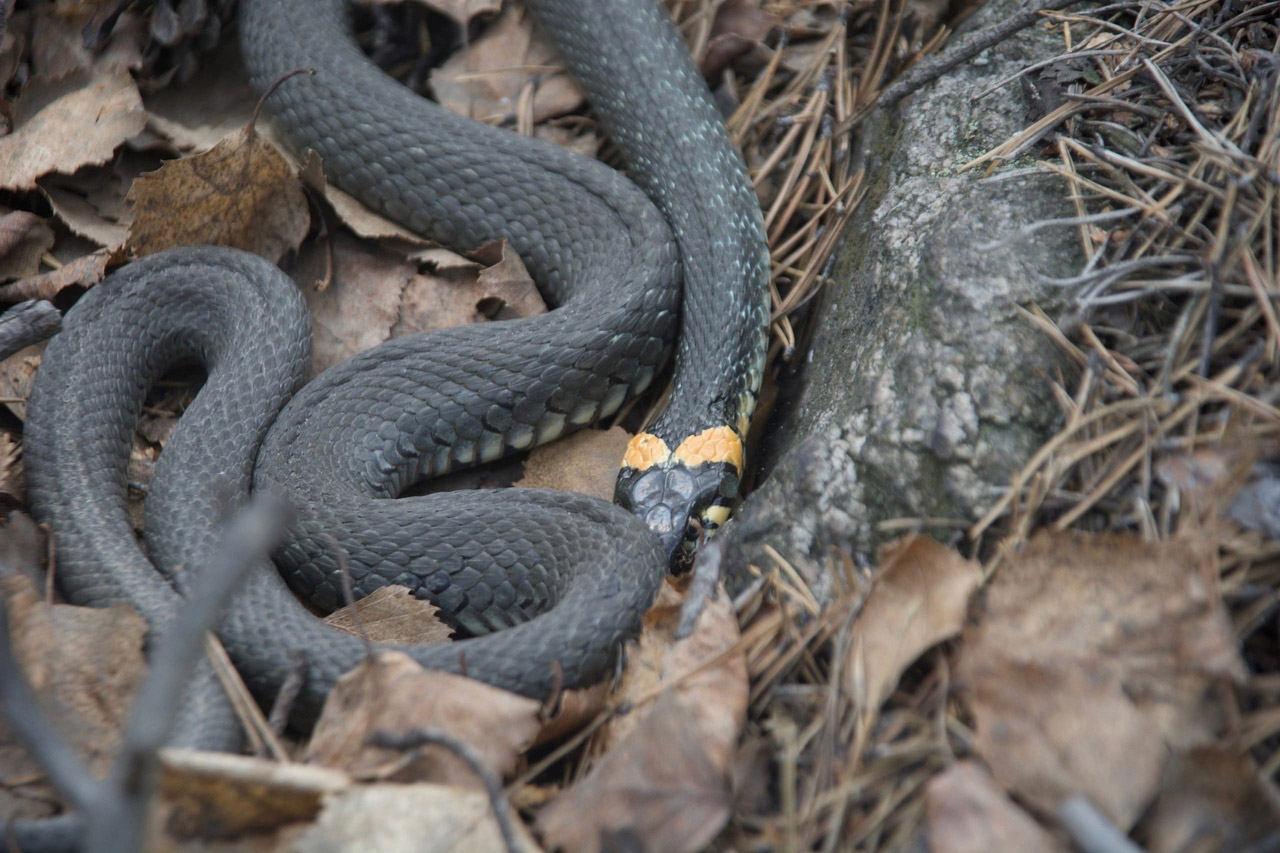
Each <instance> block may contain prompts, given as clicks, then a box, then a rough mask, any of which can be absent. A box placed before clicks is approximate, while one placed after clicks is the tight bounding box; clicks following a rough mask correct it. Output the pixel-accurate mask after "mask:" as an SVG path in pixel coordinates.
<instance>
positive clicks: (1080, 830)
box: [1058, 794, 1142, 853]
mask: <svg viewBox="0 0 1280 853" xmlns="http://www.w3.org/2000/svg"><path fill="white" fill-rule="evenodd" d="M1058 820H1059V821H1060V822H1061V823H1062V827H1063V829H1065V830H1066V831H1067V832H1068V833H1069V834H1070V835H1071V840H1072V841H1074V842H1075V843H1076V846H1077V847H1079V848H1080V849H1081V850H1083V851H1084V853H1142V848H1141V847H1139V846H1138V845H1136V844H1134V843H1133V842H1132V841H1130V840H1129V839H1128V838H1127V837H1126V836H1125V835H1124V833H1122V832H1121V831H1120V830H1118V829H1116V827H1115V825H1114V824H1113V823H1111V821H1109V820H1107V818H1106V816H1105V815H1103V814H1102V812H1100V811H1098V809H1097V808H1096V807H1095V806H1094V805H1093V803H1091V802H1089V800H1088V798H1086V797H1083V796H1080V795H1079V794H1077V795H1076V796H1074V797H1071V798H1070V799H1068V800H1065V801H1064V802H1063V803H1062V805H1061V806H1059V807H1058Z"/></svg>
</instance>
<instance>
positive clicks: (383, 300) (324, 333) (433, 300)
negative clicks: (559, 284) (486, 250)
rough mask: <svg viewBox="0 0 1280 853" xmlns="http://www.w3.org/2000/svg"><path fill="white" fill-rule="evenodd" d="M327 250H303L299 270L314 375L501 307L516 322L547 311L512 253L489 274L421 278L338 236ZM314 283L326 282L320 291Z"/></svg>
mask: <svg viewBox="0 0 1280 853" xmlns="http://www.w3.org/2000/svg"><path fill="white" fill-rule="evenodd" d="M328 246H331V247H332V255H330V254H329V252H328V251H326V249H327V246H326V245H325V244H324V243H316V244H313V245H310V246H308V247H306V249H304V251H303V253H302V256H301V257H300V258H299V260H298V266H297V269H296V270H295V272H294V280H295V281H297V282H298V284H299V286H300V287H301V288H302V292H303V295H304V297H305V298H306V300H307V307H308V309H309V310H310V312H311V318H312V327H313V343H312V363H313V365H314V368H315V370H316V371H317V372H319V371H321V370H324V369H326V368H328V367H331V366H333V365H334V364H337V363H339V362H341V361H344V360H346V359H348V358H350V357H351V356H353V355H355V354H356V353H358V352H362V351H364V350H366V349H368V348H369V347H372V346H376V345H377V344H380V343H382V342H383V341H385V340H388V339H389V338H393V337H401V336H403V335H409V334H414V333H416V332H423V331H428V330H430V329H440V328H448V327H451V326H460V325H465V324H467V323H475V322H481V321H484V320H486V319H489V318H488V316H487V315H486V314H485V313H484V312H483V311H481V310H480V307H478V306H496V305H498V304H499V303H500V304H501V306H503V307H506V308H509V309H511V311H510V313H511V314H518V315H519V316H527V315H526V314H523V313H521V312H526V311H528V312H533V313H537V312H539V311H542V310H545V306H544V305H543V303H542V300H541V297H540V296H539V295H538V292H537V288H536V287H534V285H533V281H532V279H530V278H529V276H528V273H525V272H524V271H523V265H521V266H519V268H518V269H516V268H514V267H513V266H512V262H511V260H510V258H511V256H513V255H514V253H513V252H511V251H510V250H509V249H507V250H505V251H504V252H503V253H502V254H501V255H500V258H501V260H500V261H499V262H498V263H497V264H495V267H496V268H497V270H496V272H494V273H492V274H490V275H488V276H486V275H485V272H486V270H484V269H483V268H481V267H480V266H479V265H477V264H472V263H468V264H465V265H460V266H457V267H454V268H451V269H449V270H446V271H443V272H440V273H431V272H420V271H419V269H418V265H417V264H416V263H413V262H411V261H409V260H406V259H405V257H404V256H403V255H402V254H400V253H398V252H394V251H391V250H389V249H386V248H382V247H380V246H377V245H374V244H372V243H369V242H367V241H362V240H358V239H356V238H354V237H351V236H349V235H347V234H344V233H341V232H339V233H337V234H335V235H334V236H333V238H332V240H331V241H330V243H329V244H328ZM491 256H492V254H491V253H490V255H486V257H491ZM517 262H518V259H517ZM317 281H327V282H329V284H328V286H326V287H324V288H323V289H322V290H318V289H317V288H316V286H315V284H316V282H317ZM494 300H496V302H495V301H494ZM494 313H499V312H498V311H497V310H496V309H495V310H494Z"/></svg>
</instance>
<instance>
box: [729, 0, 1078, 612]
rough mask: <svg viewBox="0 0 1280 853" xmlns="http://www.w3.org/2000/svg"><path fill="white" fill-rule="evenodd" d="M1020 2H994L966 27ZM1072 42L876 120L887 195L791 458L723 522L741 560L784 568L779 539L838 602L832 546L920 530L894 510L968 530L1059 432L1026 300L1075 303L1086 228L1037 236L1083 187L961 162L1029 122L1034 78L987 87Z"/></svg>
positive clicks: (940, 88) (989, 55) (1004, 53)
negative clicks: (1071, 188)
mask: <svg viewBox="0 0 1280 853" xmlns="http://www.w3.org/2000/svg"><path fill="white" fill-rule="evenodd" d="M1017 9H1018V3H1017V0H996V2H991V3H988V4H987V5H986V6H984V7H983V9H982V11H981V12H980V13H979V14H977V15H975V16H974V17H973V18H972V19H971V20H970V21H969V22H968V24H967V25H966V26H965V27H964V28H963V29H962V30H961V34H960V35H959V36H958V38H959V39H963V37H964V34H965V33H971V32H974V31H975V30H977V29H981V28H983V27H985V26H988V25H990V24H992V23H994V22H996V21H998V20H1000V19H1001V18H1002V17H1004V16H1006V15H1009V14H1012V13H1013V12H1014V11H1016V10H1017ZM1060 46H1061V42H1060V40H1059V39H1058V37H1057V36H1055V35H1053V34H1052V33H1049V32H1047V31H1045V30H1044V29H1043V28H1038V27H1032V28H1029V29H1026V30H1023V31H1022V32H1021V33H1019V34H1017V35H1015V36H1014V37H1013V38H1011V39H1009V40H1006V41H1005V42H1003V43H1001V44H999V45H996V46H995V47H993V48H991V49H989V50H987V51H985V52H984V53H983V54H981V55H980V56H979V57H977V58H976V59H975V60H971V61H970V62H968V63H965V64H963V65H961V66H960V67H958V68H956V69H954V70H953V71H951V72H949V73H948V74H946V75H944V76H943V78H942V79H941V80H939V81H937V82H935V83H933V84H931V85H929V86H927V87H925V88H924V89H923V90H921V91H919V92H917V93H915V94H914V95H912V96H911V97H909V98H907V99H906V100H904V101H903V102H901V103H900V104H899V106H898V107H897V108H896V109H895V110H893V111H891V112H889V113H888V114H880V115H877V116H875V117H873V118H872V119H870V120H869V121H868V122H867V123H865V124H864V125H863V127H862V129H861V130H862V133H863V140H862V142H863V145H864V147H865V149H866V150H865V157H866V164H867V168H868V173H869V177H870V178H871V191H870V192H869V193H868V196H867V199H866V201H864V203H863V206H862V209H861V211H859V212H858V213H857V214H855V218H854V219H853V220H851V221H850V223H849V225H848V228H847V231H846V233H845V235H844V236H843V244H842V248H841V250H840V254H839V256H838V262H837V264H836V274H835V276H834V278H835V284H834V286H831V287H829V288H828V289H827V290H826V291H825V293H824V294H823V299H824V303H825V304H823V305H821V306H820V307H819V308H818V309H817V310H818V314H819V317H818V320H817V322H818V327H817V330H816V333H815V336H814V341H813V346H812V351H811V352H810V353H809V354H808V362H809V363H808V365H807V367H805V368H804V388H803V390H802V392H801V393H800V394H799V395H798V399H797V401H796V403H795V406H794V408H793V409H792V411H791V413H790V415H789V417H788V419H787V422H786V423H785V424H784V425H783V427H782V430H781V432H782V435H783V436H784V437H783V438H782V439H781V444H782V448H781V450H782V455H781V458H780V459H779V461H778V463H777V464H776V466H775V467H774V469H773V471H772V472H771V473H770V475H769V476H768V478H767V480H766V481H765V482H764V484H763V485H762V486H761V487H760V488H758V489H757V490H756V491H755V492H754V493H753V494H752V495H751V496H750V498H748V500H747V501H746V502H745V504H744V506H743V508H742V510H741V512H740V513H739V514H738V518H737V519H736V520H735V521H734V522H733V523H731V526H730V529H729V530H727V531H726V532H725V536H726V545H727V549H726V553H727V556H728V560H727V565H729V566H730V567H731V571H734V570H740V569H742V568H743V567H745V566H746V565H747V564H754V565H756V566H758V567H760V568H762V569H765V570H768V569H769V568H771V567H772V566H773V565H774V557H773V556H772V555H771V554H770V553H769V551H768V549H767V548H766V546H770V547H771V548H772V549H774V550H776V552H777V554H778V555H780V556H781V557H782V558H783V559H785V560H787V561H789V562H790V563H791V564H792V565H793V566H795V567H796V569H797V570H799V571H800V573H801V574H802V575H803V576H804V577H805V578H806V580H807V582H808V583H810V584H811V585H812V586H813V587H814V591H815V592H816V593H817V594H818V595H819V597H820V598H822V597H823V596H825V595H827V594H828V592H829V587H830V584H831V582H832V578H831V576H830V572H829V570H828V569H829V567H828V565H827V564H828V563H829V562H830V561H831V559H832V556H831V555H832V549H833V548H834V549H839V550H841V551H842V552H843V553H845V554H847V553H848V552H849V551H853V552H854V553H855V554H857V553H861V554H863V555H867V554H871V553H873V549H874V548H876V547H877V546H878V545H879V544H880V543H882V542H883V541H885V540H887V539H891V538H894V537H896V536H897V535H900V533H902V532H905V531H902V530H900V529H895V528H893V527H892V526H890V528H889V529H886V528H884V527H882V526H881V525H882V524H883V522H885V521H887V520H890V519H895V518H915V517H928V518H931V519H945V520H948V522H949V523H946V524H940V525H938V526H936V527H931V528H926V530H927V532H931V533H933V534H934V535H936V536H939V537H940V538H943V539H948V538H950V539H952V540H954V539H955V538H956V537H958V536H959V535H961V533H962V531H963V528H964V527H965V526H967V525H968V524H969V523H971V522H973V521H975V520H976V519H977V518H979V517H980V516H981V515H982V513H983V512H984V511H985V510H986V508H988V507H989V506H990V505H991V503H992V502H993V501H994V500H995V498H996V497H998V495H999V494H1000V493H1001V491H1002V489H1004V488H1005V487H1007V486H1008V483H1009V479H1010V476H1011V475H1012V474H1013V473H1014V472H1015V471H1017V470H1018V469H1019V468H1020V467H1021V466H1022V465H1023V464H1024V462H1025V461H1026V460H1027V458H1028V457H1029V456H1030V454H1031V453H1033V452H1034V451H1035V450H1036V449H1037V448H1038V447H1039V446H1040V445H1041V443H1042V442H1043V441H1044V439H1045V438H1046V437H1047V436H1048V435H1050V434H1051V432H1052V429H1053V426H1054V424H1055V422H1056V420H1057V418H1058V409H1057V407H1056V406H1055V405H1054V403H1053V400H1052V397H1051V396H1050V392H1049V382H1048V379H1049V378H1050V377H1051V376H1053V375H1054V372H1055V370H1056V369H1057V367H1058V365H1059V356H1058V354H1057V352H1055V350H1054V347H1053V345H1052V343H1051V342H1050V341H1049V340H1048V338H1046V337H1045V336H1044V335H1043V334H1042V333H1040V332H1039V331H1037V330H1036V329H1035V328H1034V327H1033V326H1032V324H1031V323H1030V322H1029V321H1028V320H1027V319H1026V317H1025V315H1022V314H1020V313H1019V312H1018V309H1017V306H1019V305H1027V304H1030V303H1036V304H1038V305H1039V306H1040V307H1041V308H1043V309H1044V310H1045V311H1046V312H1047V313H1048V314H1049V315H1050V316H1054V315H1055V314H1057V313H1059V312H1061V311H1062V310H1063V309H1064V308H1065V307H1066V305H1067V298H1068V297H1069V294H1066V293H1064V292H1062V291H1061V289H1060V288H1055V287H1054V286H1052V285H1049V284H1046V283H1044V277H1046V276H1049V277H1066V276H1070V275H1074V274H1075V272H1076V271H1075V265H1076V264H1078V258H1079V244H1078V233H1077V230H1076V229H1075V228H1073V227H1063V226H1054V227H1051V228H1046V229H1042V230H1038V231H1036V232H1035V233H1033V234H1031V235H1029V236H1028V235H1025V234H1021V233H1020V231H1019V229H1021V228H1023V227H1024V226H1026V225H1028V224H1031V223H1034V222H1038V221H1042V220H1047V219H1055V218H1060V217H1069V216H1072V215H1073V214H1074V211H1073V209H1072V208H1071V206H1070V204H1069V202H1068V198H1067V192H1066V188H1065V186H1064V184H1063V182H1062V181H1061V179H1059V178H1056V177H1053V176H1050V175H1048V174H1047V173H1045V172H1042V171H1039V170H1036V169H1034V168H1033V166H1032V163H1033V159H1032V157H1022V158H1020V159H1018V160H1015V161H1012V162H1009V163H1005V164H1003V165H1001V166H1000V167H999V168H998V169H997V170H996V171H995V172H994V174H992V175H991V176H990V177H984V175H983V171H982V170H981V169H974V170H970V171H968V172H963V173H961V172H960V171H959V170H960V168H961V167H962V166H963V165H964V164H965V163H967V162H969V161H970V160H971V159H973V158H974V157H977V156H979V155H981V154H982V153H984V152H985V151H987V150H988V149H990V148H992V147H993V146H995V145H996V144H998V143H1000V142H1002V141H1004V140H1005V139H1007V138H1008V137H1010V136H1012V135H1013V134H1015V133H1017V132H1018V131H1019V130H1021V129H1022V128H1023V127H1024V126H1025V125H1026V124H1028V123H1029V122H1028V120H1027V109H1028V108H1027V105H1026V103H1025V102H1024V99H1023V95H1022V91H1021V87H1020V84H1019V83H1018V82H1017V81H1014V82H1012V83H1009V84H1006V86H1005V87H1004V88H1002V89H1000V90H999V91H997V92H993V93H992V94H990V95H988V96H986V97H984V98H982V99H981V100H978V101H976V102H974V101H973V98H974V96H976V95H977V94H978V93H979V92H981V91H983V90H984V89H986V88H988V87H990V86H991V85H992V84H993V83H995V82H996V81H998V80H1000V79H1002V78H1004V77H1007V76H1009V75H1011V74H1014V73H1015V72H1017V71H1018V70H1019V69H1021V68H1023V67H1025V66H1026V65H1028V64H1030V63H1032V62H1035V61H1038V60H1041V59H1044V58H1048V57H1051V56H1053V55H1055V54H1056V53H1057V52H1058V51H1059V49H1060ZM1035 150H1038V149H1035ZM1035 150H1033V155H1034V153H1035ZM840 559H841V560H843V559H844V558H843V557H841V558H840Z"/></svg>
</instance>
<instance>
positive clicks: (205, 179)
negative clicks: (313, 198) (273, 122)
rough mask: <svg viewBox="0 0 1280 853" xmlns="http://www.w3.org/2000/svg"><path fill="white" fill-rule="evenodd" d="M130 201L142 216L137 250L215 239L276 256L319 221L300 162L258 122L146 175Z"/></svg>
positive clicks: (132, 244) (133, 241)
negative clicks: (297, 169) (296, 168)
mask: <svg viewBox="0 0 1280 853" xmlns="http://www.w3.org/2000/svg"><path fill="white" fill-rule="evenodd" d="M128 200H129V202H130V203H131V204H132V205H133V210H134V218H133V224H132V225H131V226H130V228H129V237H128V240H127V242H126V246H127V248H128V250H129V252H130V253H131V254H132V255H133V256H135V257H141V256H143V255H150V254H153V253H155V252H160V251H163V250H164V249H171V248H174V247H176V246H195V245H202V244H213V245H218V246H231V247H234V248H237V249H244V250H245V251H248V252H253V253H254V254H257V255H261V256H262V257H264V258H266V259H267V260H269V261H271V262H273V263H274V262H276V261H278V260H279V259H280V258H281V257H282V256H283V255H284V253H285V252H289V251H293V250H294V249H296V248H297V247H298V245H299V244H300V243H301V242H302V238H303V237H305V236H306V235H307V230H308V228H310V225H311V214H310V212H309V211H308V208H307V199H306V196H305V195H304V194H303V192H302V187H301V185H300V184H299V183H298V179H297V177H295V176H294V174H293V168H292V167H291V166H290V165H289V161H288V160H286V159H285V158H284V156H283V155H282V154H281V153H280V152H279V151H278V150H277V149H276V147H275V146H274V145H272V144H271V143H270V142H268V141H266V140H265V139H263V138H261V137H260V136H259V135H258V133H257V132H256V131H255V130H254V126H253V123H252V121H251V122H250V123H249V124H246V125H245V126H244V127H242V128H240V130H238V131H236V132H235V133H232V134H230V135H228V136H227V137H225V138H224V139H223V140H222V141H221V142H219V143H218V144H217V145H215V146H213V147H212V148H210V149H209V150H208V151H205V152H202V153H200V154H195V155H192V156H190V157H183V158H180V159H178V160H171V161H169V162H167V163H165V164H164V165H163V166H161V167H160V168H159V169H158V170H157V171H155V172H150V173H148V174H145V175H141V176H140V177H139V178H138V179H137V180H136V181H134V182H133V187H132V188H131V189H130V190H129V196H128Z"/></svg>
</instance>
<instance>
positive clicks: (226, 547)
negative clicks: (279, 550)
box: [86, 495, 290, 853]
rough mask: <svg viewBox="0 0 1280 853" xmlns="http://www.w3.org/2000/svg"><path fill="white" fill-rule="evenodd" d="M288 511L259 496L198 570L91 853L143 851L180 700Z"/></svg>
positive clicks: (93, 825)
mask: <svg viewBox="0 0 1280 853" xmlns="http://www.w3.org/2000/svg"><path fill="white" fill-rule="evenodd" d="M289 514H290V508H289V506H288V504H286V503H284V502H283V501H282V500H280V499H279V498H277V497H272V496H267V495H259V496H257V497H255V498H254V499H253V500H252V501H251V502H250V503H249V505H248V506H246V507H244V508H243V509H241V510H239V511H238V512H236V514H235V515H233V516H232V517H231V520H230V521H229V522H228V523H227V525H226V527H225V529H224V530H223V534H222V537H221V539H222V541H221V544H220V547H219V548H218V552H217V553H216V554H215V555H213V557H212V559H211V560H210V562H209V564H208V565H207V566H206V567H205V568H204V570H203V571H202V572H200V575H199V577H198V578H197V580H196V585H195V589H194V590H193V591H192V596H191V598H190V599H188V600H187V602H186V603H185V604H184V605H183V606H182V611H181V613H180V614H179V616H178V619H177V620H176V621H175V622H174V623H173V627H172V629H171V630H170V631H169V632H168V633H167V634H166V636H164V637H163V638H162V639H161V640H160V642H158V643H157V644H156V654H155V658H154V660H153V661H152V664H151V671H150V672H149V673H148V674H147V679H146V681H144V682H143V684H142V689H141V690H140V691H139V693H138V699H137V701H136V702H135V703H134V709H133V714H132V715H131V716H130V718H129V722H128V724H127V725H126V726H125V731H124V744H123V746H122V747H121V750H120V755H119V756H118V757H117V758H116V761H115V764H114V765H113V766H112V768H111V774H110V775H109V776H108V778H107V782H106V785H107V786H108V789H109V790H110V793H111V796H104V797H102V798H101V800H102V802H100V803H98V804H97V805H96V807H95V808H94V809H91V810H86V811H87V814H88V829H89V833H88V845H87V848H86V849H88V850H90V851H102V852H103V853H106V851H117V850H118V851H121V853H126V851H131V850H137V849H140V848H141V844H142V835H143V831H144V828H145V817H146V809H147V805H148V803H149V802H150V799H151V794H152V792H153V791H154V790H155V782H156V776H157V769H158V767H159V764H158V753H159V751H160V747H162V746H163V745H164V744H165V742H167V741H168V740H169V737H170V735H171V734H172V733H173V724H174V718H175V716H176V714H177V710H178V707H179V703H178V696H179V694H180V693H181V692H182V689H183V687H184V686H185V684H186V682H187V673H189V672H190V671H191V669H192V667H193V666H194V665H195V662H196V659H197V658H198V657H199V655H200V654H201V652H202V650H203V649H204V635H205V633H206V632H207V631H209V630H210V629H211V628H213V626H214V624H215V623H216V622H217V619H218V617H219V616H220V615H221V613H222V609H223V607H224V606H225V605H226V603H227V601H228V600H229V599H230V598H231V594H232V593H233V592H234V591H235V590H236V589H237V588H238V587H239V586H240V581H241V580H242V579H243V577H244V575H245V574H246V573H247V572H248V571H249V569H251V568H252V567H254V566H255V565H261V564H262V563H263V561H265V560H267V559H269V558H270V555H271V550H272V548H274V547H275V545H276V542H278V541H279V538H280V534H281V531H283V530H284V527H285V525H286V524H287V522H288V517H289Z"/></svg>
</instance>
